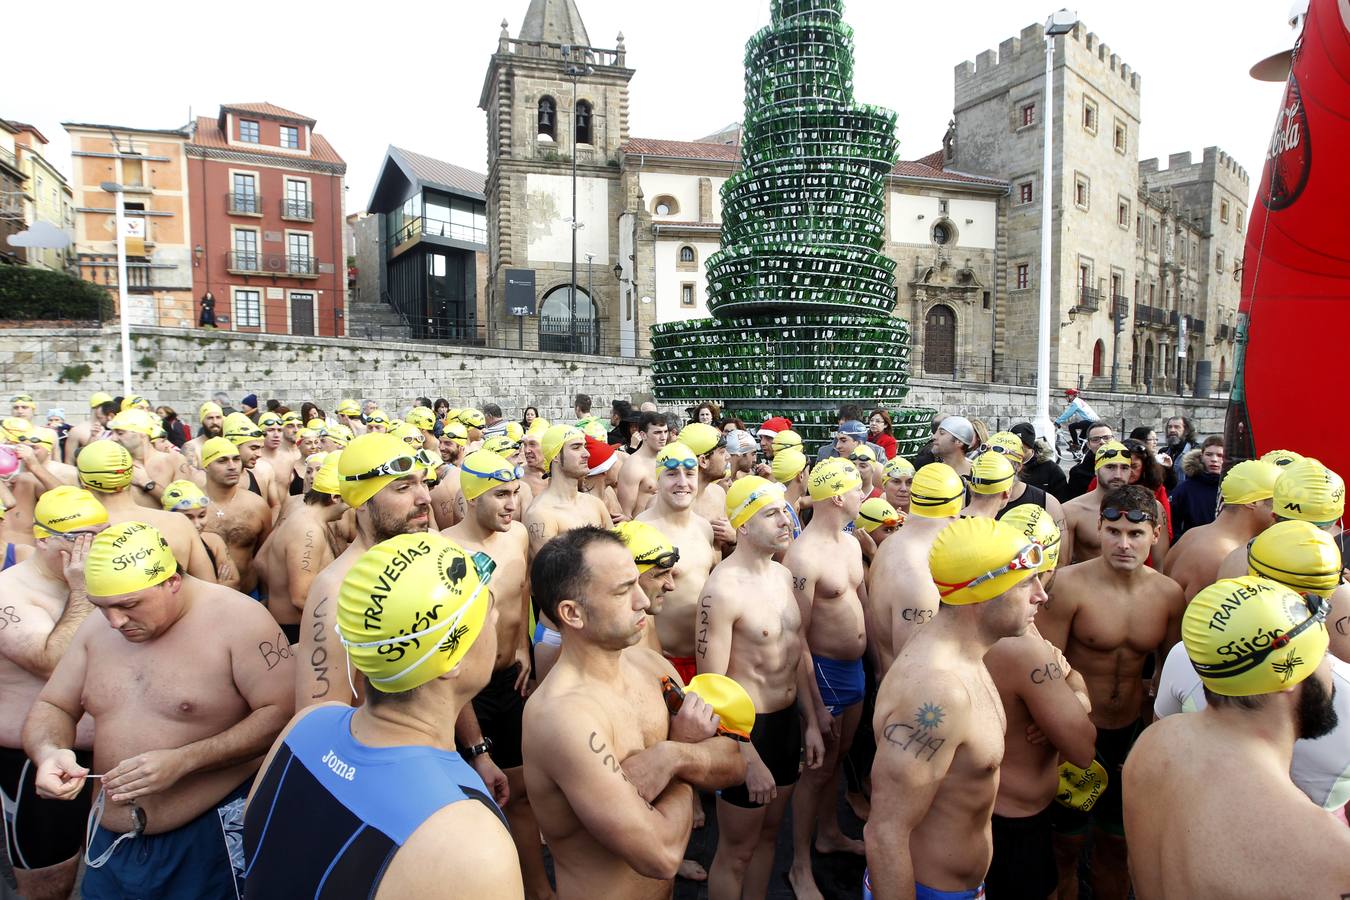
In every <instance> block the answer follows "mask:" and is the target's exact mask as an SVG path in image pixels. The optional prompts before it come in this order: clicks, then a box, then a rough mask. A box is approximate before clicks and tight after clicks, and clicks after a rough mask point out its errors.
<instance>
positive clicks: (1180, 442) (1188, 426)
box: [1163, 416, 1200, 485]
mask: <svg viewBox="0 0 1350 900" xmlns="http://www.w3.org/2000/svg"><path fill="white" fill-rule="evenodd" d="M1199 447H1200V444H1199V443H1198V441H1197V440H1196V436H1195V425H1194V424H1193V423H1192V422H1191V420H1190V419H1188V418H1186V417H1185V416H1173V417H1172V418H1170V419H1168V420H1167V446H1166V447H1165V448H1163V452H1164V453H1166V454H1167V458H1168V459H1169V460H1170V461H1171V466H1172V471H1173V472H1174V473H1176V480H1177V484H1178V485H1181V484H1182V483H1183V482H1184V481H1185V480H1186V473H1185V471H1183V470H1182V467H1181V461H1182V460H1183V459H1185V458H1186V454H1187V453H1190V452H1191V451H1192V450H1196V449H1199Z"/></svg>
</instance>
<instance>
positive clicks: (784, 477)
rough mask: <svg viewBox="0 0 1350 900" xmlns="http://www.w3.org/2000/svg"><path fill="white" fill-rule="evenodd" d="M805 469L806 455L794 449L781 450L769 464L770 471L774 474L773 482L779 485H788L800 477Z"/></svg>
mask: <svg viewBox="0 0 1350 900" xmlns="http://www.w3.org/2000/svg"><path fill="white" fill-rule="evenodd" d="M805 468H806V455H805V454H804V453H802V452H801V451H800V450H798V449H796V448H794V447H788V448H785V449H783V450H779V451H778V452H777V453H775V454H774V455H773V462H771V463H769V469H770V470H772V472H773V480H774V481H776V482H778V483H779V484H787V483H788V482H789V481H791V480H792V479H794V478H796V477H797V476H798V475H800V474H801V473H802V469H805Z"/></svg>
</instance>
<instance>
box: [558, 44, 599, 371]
mask: <svg viewBox="0 0 1350 900" xmlns="http://www.w3.org/2000/svg"><path fill="white" fill-rule="evenodd" d="M574 49H575V48H574V47H572V46H570V45H569V46H565V47H563V48H562V55H563V58H564V59H570V58H571V57H572V51H573V50H574ZM594 72H595V69H593V68H591V67H590V66H585V65H577V64H576V63H568V65H567V68H565V69H563V74H564V75H566V76H567V77H568V78H571V79H572V283H571V286H570V287H569V288H568V290H567V350H568V352H569V353H576V352H577V346H576V344H577V228H579V227H580V226H579V225H578V224H577V82H578V81H579V80H580V79H581V78H584V77H586V76H588V75H591V74H593V73H594Z"/></svg>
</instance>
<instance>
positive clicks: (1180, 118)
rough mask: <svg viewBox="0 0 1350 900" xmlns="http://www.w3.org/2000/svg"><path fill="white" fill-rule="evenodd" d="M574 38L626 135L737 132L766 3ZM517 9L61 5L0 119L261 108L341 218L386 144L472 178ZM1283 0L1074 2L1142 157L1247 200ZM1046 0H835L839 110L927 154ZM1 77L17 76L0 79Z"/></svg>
mask: <svg viewBox="0 0 1350 900" xmlns="http://www.w3.org/2000/svg"><path fill="white" fill-rule="evenodd" d="M577 2H578V5H579V7H580V9H581V12H582V15H583V17H584V18H585V21H586V27H587V30H588V31H589V33H590V38H591V42H592V44H594V45H596V46H599V47H613V46H614V42H615V36H616V35H617V34H618V33H619V32H620V31H622V32H623V34H624V36H625V39H626V43H627V48H628V65H629V66H631V67H632V68H634V69H636V70H637V74H636V75H635V76H634V77H633V81H632V94H631V100H630V130H631V135H632V136H633V137H649V138H667V139H681V140H692V139H694V138H697V137H701V136H703V135H706V134H709V133H711V132H713V131H716V130H718V129H720V128H721V127H722V126H724V125H727V124H728V123H730V122H733V121H736V120H738V119H740V118H741V110H742V100H743V88H742V76H743V67H742V54H743V51H744V45H745V41H746V39H747V38H748V37H749V36H750V35H751V34H753V33H754V31H756V30H757V29H758V28H760V27H761V26H763V25H765V24H767V22H768V20H769V2H768V0H679V2H678V3H659V4H658V3H648V2H633V0H577ZM528 5H529V3H528V0H489V2H482V0H479V2H469V0H438V2H431V0H402V2H398V3H389V2H371V3H360V4H355V3H353V4H328V3H322V4H321V3H315V2H299V0H290V2H287V0H281V2H278V0H232V2H230V3H229V4H226V5H222V4H198V3H187V4H184V3H182V2H179V0H174V2H163V0H146V2H141V3H138V4H136V5H135V6H134V7H117V6H108V5H107V4H106V3H102V2H95V0H73V2H67V3H66V4H65V5H63V6H62V7H61V9H62V13H61V15H62V18H63V19H64V20H65V21H67V22H71V23H82V24H81V25H80V26H79V27H69V28H64V29H62V31H61V35H60V37H59V38H58V39H56V40H55V41H51V40H46V39H43V40H35V39H34V37H35V36H36V35H37V34H38V33H40V32H33V31H31V30H29V31H25V32H24V34H23V36H19V35H15V36H13V37H12V38H11V40H9V41H7V42H6V48H5V59H6V63H7V66H6V69H7V70H8V72H9V73H10V75H9V76H8V77H7V78H6V85H5V90H4V91H3V92H0V116H2V117H4V118H8V119H16V120H19V121H26V122H30V123H32V124H34V125H36V126H38V128H39V129H41V130H42V131H43V132H44V133H45V134H46V136H47V137H48V139H50V140H51V141H52V144H53V146H52V147H51V148H49V150H50V155H51V157H52V160H51V161H52V162H53V163H54V164H56V165H57V166H59V167H61V168H62V169H63V170H64V171H66V172H69V171H70V148H69V142H68V141H67V138H66V134H65V131H64V129H62V128H61V126H60V123H61V122H64V121H75V122H98V123H105V124H116V125H135V126H140V127H150V128H169V127H178V126H181V125H183V124H185V123H186V122H187V121H188V120H189V119H188V110H189V109H191V110H192V112H193V113H194V114H196V115H215V114H216V113H217V112H218V109H219V105H220V104H221V103H222V102H232V103H239V102H255V101H262V100H267V101H270V102H272V103H275V104H277V105H279V106H283V107H286V108H288V109H293V110H296V111H298V112H301V113H305V114H307V115H309V116H311V117H313V118H315V119H317V120H318V126H317V128H318V130H319V132H320V133H322V134H324V135H326V136H327V137H328V139H329V140H330V141H331V142H332V144H333V145H334V147H336V148H337V151H338V152H339V153H340V154H341V155H342V156H343V157H344V158H345V159H346V160H347V164H348V171H347V184H348V194H347V208H348V211H349V212H352V211H356V210H360V209H364V208H365V205H366V201H367V200H368V199H369V197H370V193H371V189H372V187H373V181H374V178H375V174H376V171H377V169H378V166H379V164H380V161H381V159H382V158H383V155H384V151H385V148H386V146H387V145H389V144H396V145H399V146H402V147H406V148H408V149H411V150H415V151H417V152H419V153H424V154H427V155H428V156H434V157H438V158H440V159H444V160H447V161H449V162H453V163H456V164H458V165H461V166H465V167H467V168H470V169H474V170H476V171H486V168H487V166H486V159H485V157H486V150H485V145H486V139H485V131H486V126H485V121H484V114H483V112H482V111H481V110H479V109H478V98H479V94H480V91H481V90H482V86H483V76H484V73H485V72H486V69H487V64H488V59H489V56H490V55H491V54H492V53H493V51H494V50H495V49H496V46H497V35H498V33H499V30H500V23H501V20H502V18H503V17H504V18H506V20H507V21H508V23H509V26H510V30H511V34H512V36H514V35H515V34H516V33H517V31H518V30H519V27H520V22H521V19H522V18H523V17H524V14H525V10H526V8H527V7H528ZM1289 5H1290V4H1289V0H1130V2H1122V0H1081V2H1080V4H1079V6H1078V9H1077V12H1078V14H1079V15H1080V16H1081V18H1082V20H1083V22H1084V23H1085V25H1086V26H1087V27H1088V29H1089V30H1091V31H1093V32H1095V33H1096V34H1097V35H1098V36H1099V37H1100V39H1101V40H1102V41H1103V42H1105V43H1107V44H1109V45H1110V46H1111V48H1112V51H1113V52H1115V53H1118V54H1119V55H1120V58H1121V59H1122V60H1123V61H1124V62H1126V63H1128V64H1130V65H1131V66H1132V67H1133V68H1134V69H1135V70H1137V71H1138V72H1139V73H1140V75H1141V77H1142V78H1143V98H1142V119H1143V124H1142V126H1141V130H1140V155H1141V157H1142V158H1148V157H1151V156H1157V157H1159V158H1161V159H1162V160H1163V164H1164V165H1165V164H1166V158H1167V156H1168V154H1170V153H1174V152H1179V151H1184V150H1190V151H1191V152H1192V153H1193V154H1194V155H1195V157H1196V159H1199V155H1200V151H1201V150H1202V149H1203V148H1204V147H1206V146H1208V145H1212V144H1217V145H1218V146H1219V147H1221V148H1223V149H1224V150H1226V151H1228V152H1229V153H1230V154H1231V155H1233V156H1234V157H1235V158H1236V159H1237V160H1238V162H1239V163H1240V164H1241V165H1243V166H1244V167H1245V168H1246V169H1247V171H1248V173H1249V174H1250V175H1251V180H1252V185H1253V187H1254V186H1255V184H1256V182H1257V181H1258V180H1259V177H1260V169H1261V164H1262V159H1263V156H1264V152H1265V147H1266V144H1267V142H1268V140H1269V135H1270V131H1271V127H1272V125H1273V123H1274V121H1275V115H1276V110H1277V109H1278V106H1279V103H1280V97H1281V92H1282V87H1281V86H1280V85H1273V84H1263V83H1261V82H1256V81H1253V80H1252V79H1251V78H1250V77H1249V76H1248V75H1247V70H1248V69H1249V68H1250V67H1251V65H1252V64H1253V63H1254V62H1256V61H1257V60H1258V59H1260V58H1262V57H1265V56H1267V55H1269V54H1271V53H1273V52H1275V51H1276V50H1279V49H1284V48H1287V47H1288V46H1289V45H1290V44H1291V43H1292V38H1291V37H1290V32H1289V30H1288V26H1287V24H1286V21H1285V20H1286V17H1287V15H1288V11H1289ZM1053 8H1054V0H1047V2H1027V0H943V2H936V3H934V2H923V3H915V2H909V0H850V2H848V4H847V7H846V10H845V20H846V21H847V22H848V23H849V24H850V25H852V26H853V29H854V31H855V35H856V37H855V40H856V73H855V91H856V95H857V98H858V99H859V100H860V101H862V102H866V103H876V104H880V105H883V106H887V107H890V108H892V109H895V110H897V111H898V113H899V133H900V155H901V157H902V158H904V159H914V158H917V157H919V156H923V155H925V154H927V153H930V152H932V151H933V150H936V149H938V148H939V146H940V145H941V139H942V135H943V132H944V131H945V129H946V125H947V121H948V120H949V119H950V118H951V109H952V91H953V75H952V72H953V68H954V67H955V66H956V64H957V63H959V62H961V61H962V60H967V59H968V60H974V59H975V56H976V55H977V54H978V53H980V51H982V50H985V49H991V48H992V49H994V50H997V48H998V44H999V42H1000V41H1002V40H1004V39H1006V38H1008V37H1012V36H1014V35H1016V34H1018V33H1019V32H1020V31H1021V29H1022V28H1023V26H1026V25H1029V24H1032V23H1034V22H1041V21H1044V19H1045V18H1046V16H1047V15H1048V13H1049V12H1050V11H1051V10H1052V9H1053ZM16 76H17V77H16Z"/></svg>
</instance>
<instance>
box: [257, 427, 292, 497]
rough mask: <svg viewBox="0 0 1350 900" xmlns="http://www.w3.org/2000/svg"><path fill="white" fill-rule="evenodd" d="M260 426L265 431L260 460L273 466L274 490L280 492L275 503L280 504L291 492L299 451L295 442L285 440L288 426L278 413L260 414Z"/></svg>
mask: <svg viewBox="0 0 1350 900" xmlns="http://www.w3.org/2000/svg"><path fill="white" fill-rule="evenodd" d="M258 427H259V428H261V429H262V432H263V447H262V454H261V455H260V456H259V460H260V461H262V462H265V463H267V464H268V465H269V466H271V468H272V473H273V480H272V483H273V490H275V491H277V492H278V493H279V494H280V496H279V497H277V498H276V500H277V503H276V504H273V505H279V504H280V502H281V500H282V499H283V498H285V497H286V496H288V495H289V494H290V487H291V485H290V479H291V469H293V468H294V467H295V461H296V459H297V457H298V453H299V451H297V450H296V449H295V445H294V444H293V443H287V442H286V441H285V440H283V439H284V438H285V436H286V426H285V425H284V424H283V423H282V421H281V416H279V415H277V414H276V413H270V412H269V413H263V414H262V415H260V416H258Z"/></svg>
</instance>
